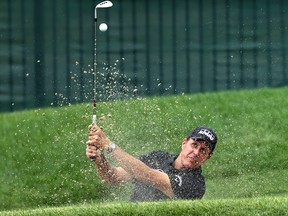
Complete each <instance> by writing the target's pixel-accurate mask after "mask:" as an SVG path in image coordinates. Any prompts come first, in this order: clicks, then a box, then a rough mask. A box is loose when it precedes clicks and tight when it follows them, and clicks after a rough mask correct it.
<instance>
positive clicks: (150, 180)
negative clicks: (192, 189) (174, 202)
mask: <svg viewBox="0 0 288 216" xmlns="http://www.w3.org/2000/svg"><path fill="white" fill-rule="evenodd" d="M88 129H89V131H90V132H89V141H88V142H87V144H88V145H94V146H97V148H104V149H105V150H106V151H107V150H109V146H110V144H111V141H110V139H109V138H108V137H107V136H106V135H105V134H104V132H103V131H102V130H101V129H100V128H99V127H97V126H96V125H93V126H92V127H91V126H89V128H88ZM111 156H112V158H113V159H114V160H115V161H116V162H118V164H119V165H120V166H121V167H122V168H123V169H124V170H125V171H126V172H127V173H128V174H129V177H131V178H134V179H136V180H138V181H141V182H144V183H146V184H150V185H152V186H153V187H155V188H157V189H158V190H160V191H162V192H163V193H164V194H166V195H167V196H168V197H173V196H174V193H173V190H172V187H171V183H170V179H169V177H168V175H167V174H166V173H163V172H160V171H158V170H155V169H152V168H150V167H149V166H147V165H146V164H144V163H143V162H142V161H140V160H138V159H136V158H134V157H133V156H131V155H130V154H128V153H126V152H125V151H124V150H122V149H121V148H120V147H119V146H116V148H115V149H114V150H113V152H112V153H111Z"/></svg>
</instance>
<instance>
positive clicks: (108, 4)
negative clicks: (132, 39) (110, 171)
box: [91, 1, 113, 161]
mask: <svg viewBox="0 0 288 216" xmlns="http://www.w3.org/2000/svg"><path fill="white" fill-rule="evenodd" d="M112 6H113V3H112V2H111V1H103V2H101V3H99V4H98V5H96V7H95V13H94V20H95V25H94V27H95V30H94V63H93V65H94V69H93V75H94V76H93V97H94V99H93V115H92V123H93V124H96V123H97V116H96V94H97V90H96V82H97V19H98V17H97V8H109V7H112ZM91 160H92V161H95V160H96V157H92V158H91Z"/></svg>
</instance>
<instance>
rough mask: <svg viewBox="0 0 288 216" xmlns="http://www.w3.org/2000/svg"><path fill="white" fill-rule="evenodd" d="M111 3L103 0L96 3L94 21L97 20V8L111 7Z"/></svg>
mask: <svg viewBox="0 0 288 216" xmlns="http://www.w3.org/2000/svg"><path fill="white" fill-rule="evenodd" d="M112 6H113V3H112V2H111V1H103V2H101V3H99V4H98V5H96V7H95V16H94V18H95V21H97V8H109V7H112Z"/></svg>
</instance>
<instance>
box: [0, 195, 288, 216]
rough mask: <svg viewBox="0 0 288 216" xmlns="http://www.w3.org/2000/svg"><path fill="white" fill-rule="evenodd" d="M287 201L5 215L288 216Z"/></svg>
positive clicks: (49, 210) (134, 205)
mask: <svg viewBox="0 0 288 216" xmlns="http://www.w3.org/2000/svg"><path fill="white" fill-rule="evenodd" d="M287 212H288V199H287V198H283V197H282V198H263V197H262V198H254V199H253V198H249V199H223V200H221V199H217V200H205V201H168V202H167V201H165V202H156V203H155V202H154V203H150V202H147V203H127V202H117V203H106V204H104V203H101V204H93V205H81V206H69V207H57V208H39V209H33V210H19V211H7V212H2V214H1V213H0V214H1V215H3V216H4V215H6V216H10V215H14V216H18V215H22V216H26V215H27V216H28V215H29V216H33V215H35V216H36V215H37V216H38V215H41V216H45V215H54V216H60V215H66V216H69V215H71V216H75V215H85V216H87V215H118V216H121V215H123V216H126V215H157V216H158V215H163V216H169V215H172V216H175V215H219V216H220V215H229V216H235V215H239V216H240V215H247V216H249V215H251V216H252V215H253V216H254V215H259V216H261V215H287Z"/></svg>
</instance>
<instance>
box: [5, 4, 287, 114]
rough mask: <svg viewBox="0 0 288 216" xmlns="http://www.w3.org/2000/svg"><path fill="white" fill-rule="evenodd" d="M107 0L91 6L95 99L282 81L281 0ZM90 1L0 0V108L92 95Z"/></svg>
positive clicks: (284, 32)
mask: <svg viewBox="0 0 288 216" xmlns="http://www.w3.org/2000/svg"><path fill="white" fill-rule="evenodd" d="M112 2H113V4H114V6H113V7H112V8H109V9H98V10H97V12H98V22H97V25H98V26H99V24H100V23H103V22H104V23H107V25H108V30H107V31H106V32H101V31H100V30H99V29H98V30H97V68H98V70H97V98H98V100H100V101H104V100H115V99H119V98H120V99H121V98H126V97H134V96H135V95H137V96H140V97H141V96H149V95H169V94H183V93H194V92H195V93H196V92H212V91H225V90H237V89H244V88H245V89H247V88H259V87H279V86H285V85H287V84H288V78H287V76H288V72H287V60H288V56H287V54H286V53H287V47H288V39H287V37H288V12H287V10H288V1H284V0H273V1H272V0H205V1H202V0H177V1H176V0H165V1H164V0H154V1H145V0H113V1H112ZM98 3H100V1H99V2H95V0H93V1H92V0H57V1H56V0H25V1H24V0H1V1H0V70H1V71H0V111H1V112H10V111H15V110H24V109H30V108H36V107H46V106H59V105H67V104H75V103H82V102H90V101H91V100H92V99H93V95H92V93H93V91H92V89H93V85H92V80H93V59H94V48H95V44H94V39H95V32H94V31H95V22H94V9H95V6H96V4H98ZM115 88H117V89H116V90H115ZM113 91H117V92H118V94H117V95H113V93H111V92H113Z"/></svg>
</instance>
